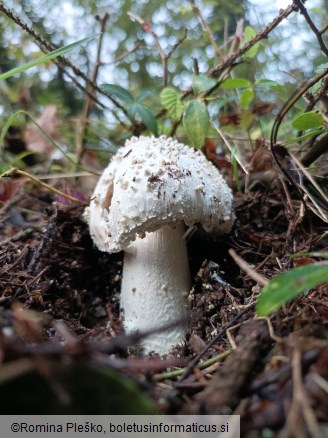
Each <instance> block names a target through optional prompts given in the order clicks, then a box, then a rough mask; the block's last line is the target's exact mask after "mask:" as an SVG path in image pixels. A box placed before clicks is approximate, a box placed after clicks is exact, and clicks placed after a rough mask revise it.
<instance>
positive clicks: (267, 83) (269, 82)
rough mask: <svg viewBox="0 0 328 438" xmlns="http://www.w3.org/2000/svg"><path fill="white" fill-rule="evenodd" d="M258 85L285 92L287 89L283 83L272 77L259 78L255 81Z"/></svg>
mask: <svg viewBox="0 0 328 438" xmlns="http://www.w3.org/2000/svg"><path fill="white" fill-rule="evenodd" d="M255 86H256V87H263V88H270V89H272V90H276V91H280V92H283V93H285V92H286V89H285V87H283V86H282V85H280V84H278V82H276V81H272V80H271V79H258V80H257V81H255Z"/></svg>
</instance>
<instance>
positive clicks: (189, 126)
mask: <svg viewBox="0 0 328 438" xmlns="http://www.w3.org/2000/svg"><path fill="white" fill-rule="evenodd" d="M209 126H210V115H209V113H208V109H207V106H206V105H205V104H204V103H202V102H199V100H193V101H191V102H190V103H189V104H188V106H187V108H186V109H185V112H184V114H183V127H184V129H185V131H186V134H187V136H188V139H189V141H190V143H191V144H192V145H193V146H194V147H196V148H201V147H202V146H204V142H205V138H206V135H207V131H208V128H209Z"/></svg>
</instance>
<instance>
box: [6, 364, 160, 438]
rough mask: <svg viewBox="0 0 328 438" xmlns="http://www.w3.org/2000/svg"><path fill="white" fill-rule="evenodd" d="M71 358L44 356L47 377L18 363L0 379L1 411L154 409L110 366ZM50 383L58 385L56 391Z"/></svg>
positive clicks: (71, 412)
mask: <svg viewBox="0 0 328 438" xmlns="http://www.w3.org/2000/svg"><path fill="white" fill-rule="evenodd" d="M71 362H72V363H70V364H66V363H56V362H55V361H52V360H51V359H50V358H47V369H48V370H49V373H51V374H50V376H51V380H49V379H50V377H49V376H46V375H45V374H44V373H42V372H41V371H39V370H38V369H37V368H36V367H35V366H34V365H33V363H32V365H29V364H27V365H24V364H22V365H23V372H18V373H16V374H15V373H12V374H13V375H12V376H11V378H7V379H2V380H1V382H0V391H1V397H0V409H1V412H3V413H5V414H6V413H7V414H8V413H20V412H24V413H26V414H30V415H33V414H34V415H35V414H38V415H44V414H47V415H59V414H61V415H74V414H75V415H76V413H79V414H90V415H92V414H94V415H96V414H97V415H105V414H106V415H108V414H112V415H120V414H125V415H146V414H147V415H154V414H156V413H157V410H156V406H155V404H154V402H153V401H152V400H151V399H150V398H149V397H148V395H147V394H146V393H145V392H142V391H141V389H140V388H139V386H138V385H137V384H136V383H135V382H134V381H133V380H132V379H128V378H127V377H126V376H125V375H123V374H121V373H119V372H118V371H116V370H114V369H111V368H110V367H107V368H96V367H95V366H93V365H91V364H89V363H75V361H74V360H73V359H72V360H71ZM9 366H10V365H9ZM24 366H25V369H24ZM49 383H50V384H49ZM53 384H55V385H57V387H58V388H59V389H57V392H56V393H55V394H56V395H54V389H53ZM90 400H92V403H91V404H90ZM32 435H34V434H32ZM37 435H39V434H35V435H34V436H37ZM64 435H66V436H67V434H64ZM91 435H92V434H91ZM59 436H60V435H59ZM89 436H90V435H89Z"/></svg>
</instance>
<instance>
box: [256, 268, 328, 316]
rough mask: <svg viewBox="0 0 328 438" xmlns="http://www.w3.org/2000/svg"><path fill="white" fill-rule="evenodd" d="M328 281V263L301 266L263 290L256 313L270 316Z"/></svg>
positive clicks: (280, 276)
mask: <svg viewBox="0 0 328 438" xmlns="http://www.w3.org/2000/svg"><path fill="white" fill-rule="evenodd" d="M327 281H328V263H327V262H318V263H313V264H309V265H303V266H299V267H297V268H293V269H291V270H290V271H288V272H286V273H284V274H281V275H279V276H278V277H276V278H275V279H274V280H272V281H271V282H270V283H269V284H268V285H267V286H265V287H264V288H263V290H262V293H261V295H260V297H259V299H258V301H257V304H256V312H257V314H258V315H261V316H268V315H270V314H271V313H272V312H274V311H275V310H277V309H278V308H279V307H280V306H282V305H283V304H285V303H287V302H288V301H290V300H292V299H293V298H295V297H296V296H297V295H300V294H301V293H303V292H306V291H308V290H310V289H312V288H313V287H316V286H318V285H319V284H322V283H325V282H327Z"/></svg>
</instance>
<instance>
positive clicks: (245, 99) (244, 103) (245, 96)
mask: <svg viewBox="0 0 328 438" xmlns="http://www.w3.org/2000/svg"><path fill="white" fill-rule="evenodd" d="M254 97H255V93H254V90H253V89H252V88H246V90H244V91H243V92H242V93H241V94H240V97H239V101H240V107H241V108H243V109H246V108H248V106H249V104H250V103H252V102H253V100H254Z"/></svg>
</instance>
